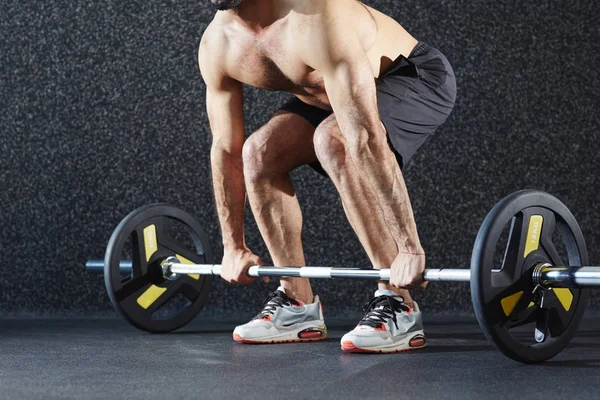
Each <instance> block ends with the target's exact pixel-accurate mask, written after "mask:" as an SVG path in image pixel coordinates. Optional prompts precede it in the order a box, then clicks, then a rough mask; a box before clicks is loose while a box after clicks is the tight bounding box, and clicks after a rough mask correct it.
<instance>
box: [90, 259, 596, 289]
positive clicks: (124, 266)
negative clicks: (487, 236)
mask: <svg viewBox="0 0 600 400" xmlns="http://www.w3.org/2000/svg"><path fill="white" fill-rule="evenodd" d="M119 266H120V269H121V272H122V273H125V274H126V273H130V272H131V270H132V262H131V260H122V261H121V262H120V264H119ZM86 269H87V270H88V271H89V272H93V273H102V272H104V261H102V260H89V261H88V262H87V263H86ZM221 269H222V265H221V264H182V263H179V260H177V258H176V257H172V258H167V259H166V260H165V262H164V263H163V265H162V270H163V275H164V277H165V278H167V279H170V280H175V279H177V278H178V277H179V275H215V276H219V275H221ZM248 276H250V277H254V278H258V277H271V278H273V277H281V278H310V279H321V278H324V279H338V278H339V279H364V280H381V281H389V280H390V270H389V269H379V270H378V269H358V268H334V267H325V266H306V267H275V266H259V265H254V266H251V267H250V268H249V269H248ZM423 277H424V280H426V281H428V282H469V281H470V279H471V271H470V270H469V269H455V268H447V269H446V268H440V269H426V270H425V273H424V275H423ZM532 278H533V283H534V284H535V285H541V286H542V287H544V288H584V287H585V288H593V287H600V266H582V267H574V266H553V265H551V264H539V265H537V266H536V267H535V268H534V269H533V272H532Z"/></svg>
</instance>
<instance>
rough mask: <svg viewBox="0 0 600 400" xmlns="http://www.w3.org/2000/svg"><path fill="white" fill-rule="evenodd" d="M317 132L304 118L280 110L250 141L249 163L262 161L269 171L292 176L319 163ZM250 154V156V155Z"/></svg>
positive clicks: (248, 142) (248, 150)
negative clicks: (291, 174)
mask: <svg viewBox="0 0 600 400" xmlns="http://www.w3.org/2000/svg"><path fill="white" fill-rule="evenodd" d="M314 133H315V128H314V127H313V126H312V125H311V124H310V123H309V122H308V121H306V120H305V119H304V118H302V117H301V116H299V115H297V114H294V113H292V112H289V111H285V110H280V111H278V112H277V113H275V115H274V116H273V117H272V118H271V119H270V120H269V122H267V123H266V124H265V125H263V126H262V127H261V128H260V129H259V130H258V131H256V132H254V133H253V134H252V135H250V137H249V138H248V140H247V143H246V144H247V145H249V146H247V149H246V150H245V151H246V154H245V159H246V160H248V159H250V160H251V159H253V158H254V156H256V157H257V158H258V157H260V158H261V159H262V160H263V161H265V160H268V162H269V163H270V164H271V165H270V166H269V169H273V170H275V169H276V170H278V171H279V172H289V171H292V170H293V169H295V168H296V167H299V166H301V165H305V164H311V163H313V162H315V161H317V156H316V154H315V148H314V144H313V136H314ZM248 153H250V154H248Z"/></svg>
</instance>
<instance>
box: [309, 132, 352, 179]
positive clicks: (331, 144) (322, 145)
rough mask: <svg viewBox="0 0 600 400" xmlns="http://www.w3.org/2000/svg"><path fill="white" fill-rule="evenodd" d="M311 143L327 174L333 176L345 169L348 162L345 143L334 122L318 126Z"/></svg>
mask: <svg viewBox="0 0 600 400" xmlns="http://www.w3.org/2000/svg"><path fill="white" fill-rule="evenodd" d="M313 142H314V146H315V153H316V155H317V158H318V159H319V162H320V163H321V165H322V166H323V169H325V171H327V173H328V174H330V175H335V174H337V173H339V172H340V171H341V170H342V169H344V168H345V166H346V163H347V161H348V160H347V157H346V156H347V149H346V142H345V140H344V137H343V136H342V133H341V131H340V129H339V127H338V125H337V122H335V120H327V121H324V122H323V123H322V124H321V125H319V127H318V128H317V130H316V131H315V135H314V138H313Z"/></svg>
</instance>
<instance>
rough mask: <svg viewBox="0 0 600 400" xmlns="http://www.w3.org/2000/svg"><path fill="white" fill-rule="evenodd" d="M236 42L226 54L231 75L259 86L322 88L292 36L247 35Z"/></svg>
mask: <svg viewBox="0 0 600 400" xmlns="http://www.w3.org/2000/svg"><path fill="white" fill-rule="evenodd" d="M236 46H237V49H235V51H232V52H231V53H230V55H231V57H228V58H229V60H228V66H229V68H228V69H229V73H230V74H231V76H232V77H233V78H234V79H236V80H238V81H240V82H243V83H245V84H248V85H251V86H254V87H258V88H261V89H266V90H277V91H287V92H291V93H298V94H311V93H318V92H321V91H322V90H324V87H323V77H322V75H321V74H320V73H319V72H318V71H315V70H314V69H312V68H311V67H309V66H308V65H306V64H305V63H304V62H303V61H302V59H301V57H300V55H299V54H298V50H297V49H295V48H294V45H293V38H288V37H286V36H284V35H281V36H280V37H277V35H271V36H270V37H266V38H261V39H256V38H253V37H247V38H243V40H240V41H239V42H238V43H236Z"/></svg>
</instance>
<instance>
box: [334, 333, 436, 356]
mask: <svg viewBox="0 0 600 400" xmlns="http://www.w3.org/2000/svg"><path fill="white" fill-rule="evenodd" d="M411 342H415V344H414V345H412V346H411ZM407 345H408V347H404V348H400V349H394V348H364V347H358V346H356V345H355V344H354V343H353V342H351V341H350V340H346V341H344V342H342V346H341V349H342V351H347V352H349V353H374V354H382V353H403V352H406V351H411V350H419V349H422V348H424V347H426V346H427V342H426V340H425V337H423V336H421V335H418V336H415V337H413V338H412V339H410V340H409V341H408V344H407Z"/></svg>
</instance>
